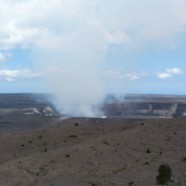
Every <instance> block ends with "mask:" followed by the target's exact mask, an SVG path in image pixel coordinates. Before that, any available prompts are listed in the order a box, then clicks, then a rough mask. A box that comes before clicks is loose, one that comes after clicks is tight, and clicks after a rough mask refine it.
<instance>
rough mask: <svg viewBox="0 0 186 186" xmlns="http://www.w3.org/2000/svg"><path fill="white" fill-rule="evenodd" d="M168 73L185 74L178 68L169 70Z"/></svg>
mask: <svg viewBox="0 0 186 186" xmlns="http://www.w3.org/2000/svg"><path fill="white" fill-rule="evenodd" d="M166 72H167V73H169V74H181V73H183V71H182V70H181V69H180V68H177V67H175V68H167V69H166Z"/></svg>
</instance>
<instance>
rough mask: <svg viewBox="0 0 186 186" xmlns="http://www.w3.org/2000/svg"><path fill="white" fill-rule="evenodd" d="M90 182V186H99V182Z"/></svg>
mask: <svg viewBox="0 0 186 186" xmlns="http://www.w3.org/2000/svg"><path fill="white" fill-rule="evenodd" d="M88 183H89V184H90V186H97V184H96V183H94V182H88Z"/></svg>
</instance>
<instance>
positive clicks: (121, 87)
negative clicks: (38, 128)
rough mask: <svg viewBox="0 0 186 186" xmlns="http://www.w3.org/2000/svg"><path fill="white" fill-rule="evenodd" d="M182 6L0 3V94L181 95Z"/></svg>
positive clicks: (155, 0)
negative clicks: (99, 93)
mask: <svg viewBox="0 0 186 186" xmlns="http://www.w3.org/2000/svg"><path fill="white" fill-rule="evenodd" d="M185 10H186V1H183V0H176V1H175V0H141V1H139V0H76V1H74V0H16V1H15V0H1V1H0V92H8V93H14V92H53V90H54V92H55V91H58V89H59V87H61V88H60V89H62V90H64V89H67V90H68V91H67V94H69V92H70V91H77V89H79V87H80V89H83V90H87V89H91V91H95V90H96V91H97V92H104V93H150V94H184V95H185V94H186V82H185V79H186V52H185V51H186V11H185ZM72 86H73V87H75V88H71V87H72ZM88 93H89V94H90V92H88Z"/></svg>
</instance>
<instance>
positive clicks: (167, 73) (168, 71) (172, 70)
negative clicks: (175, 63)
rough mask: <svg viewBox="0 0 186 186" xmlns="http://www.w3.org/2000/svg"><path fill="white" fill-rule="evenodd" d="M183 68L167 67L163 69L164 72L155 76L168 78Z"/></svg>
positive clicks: (181, 71)
mask: <svg viewBox="0 0 186 186" xmlns="http://www.w3.org/2000/svg"><path fill="white" fill-rule="evenodd" d="M182 73H183V70H181V69H180V68H178V67H174V68H167V69H166V70H165V72H163V73H158V74H157V77H158V78H160V79H168V78H171V77H172V76H173V75H178V74H182Z"/></svg>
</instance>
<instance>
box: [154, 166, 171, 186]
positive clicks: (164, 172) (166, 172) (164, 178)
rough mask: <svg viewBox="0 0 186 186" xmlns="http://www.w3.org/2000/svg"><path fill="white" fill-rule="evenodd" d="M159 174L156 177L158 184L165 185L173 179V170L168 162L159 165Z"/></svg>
mask: <svg viewBox="0 0 186 186" xmlns="http://www.w3.org/2000/svg"><path fill="white" fill-rule="evenodd" d="M158 173H159V175H158V176H157V177H156V181H157V184H159V185H165V184H167V183H168V182H169V181H171V176H172V171H171V169H170V167H169V165H167V164H163V165H160V166H159V169H158Z"/></svg>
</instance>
